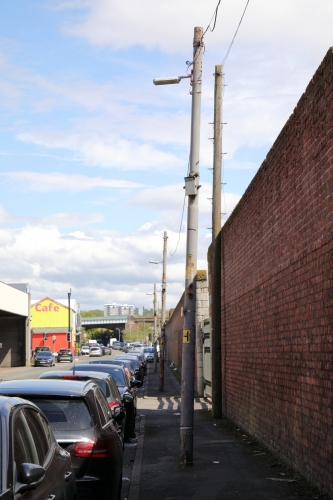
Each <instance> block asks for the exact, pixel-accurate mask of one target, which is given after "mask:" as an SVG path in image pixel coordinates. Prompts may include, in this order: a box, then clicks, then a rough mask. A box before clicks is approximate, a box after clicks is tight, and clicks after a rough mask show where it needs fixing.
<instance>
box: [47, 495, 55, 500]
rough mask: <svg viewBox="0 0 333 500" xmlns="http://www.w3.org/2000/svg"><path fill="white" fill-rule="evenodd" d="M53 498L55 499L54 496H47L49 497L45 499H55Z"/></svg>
mask: <svg viewBox="0 0 333 500" xmlns="http://www.w3.org/2000/svg"><path fill="white" fill-rule="evenodd" d="M55 497H56V496H55V495H49V496H48V497H47V500H54V499H55Z"/></svg>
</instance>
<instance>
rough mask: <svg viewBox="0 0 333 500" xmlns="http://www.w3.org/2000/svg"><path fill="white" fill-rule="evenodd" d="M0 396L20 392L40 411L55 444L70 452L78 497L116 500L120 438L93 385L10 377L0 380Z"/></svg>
mask: <svg viewBox="0 0 333 500" xmlns="http://www.w3.org/2000/svg"><path fill="white" fill-rule="evenodd" d="M0 394H5V395H7V396H23V397H24V398H26V399H28V400H29V401H32V402H33V403H35V404H36V406H38V407H39V408H40V409H41V410H42V412H43V413H44V414H45V416H46V418H47V419H48V421H49V423H50V426H51V428H52V430H53V433H54V436H55V438H56V440H57V441H58V443H59V445H60V446H61V447H62V448H64V449H65V450H67V451H68V452H69V453H70V454H71V458H72V465H73V469H74V474H75V478H76V491H77V496H78V499H87V498H91V499H95V498H107V499H108V500H119V498H120V494H121V486H122V461H123V445H122V439H121V437H120V435H119V433H118V427H117V425H116V423H115V421H114V419H113V418H112V415H111V411H110V408H109V406H108V404H107V401H106V399H105V397H104V395H103V393H102V391H101V389H100V388H99V387H98V385H96V384H95V383H94V382H92V381H91V380H90V381H88V382H79V381H70V380H47V379H45V380H12V381H10V382H3V383H1V384H0ZM66 456H67V453H66ZM44 498H45V499H47V498H48V497H47V495H46V496H45V497H44Z"/></svg>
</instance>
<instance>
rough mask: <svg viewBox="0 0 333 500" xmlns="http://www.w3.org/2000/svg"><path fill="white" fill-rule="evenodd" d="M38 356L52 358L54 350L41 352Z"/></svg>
mask: <svg viewBox="0 0 333 500" xmlns="http://www.w3.org/2000/svg"><path fill="white" fill-rule="evenodd" d="M36 357H38V358H52V352H47V351H46V352H39V353H38V354H37V356H36Z"/></svg>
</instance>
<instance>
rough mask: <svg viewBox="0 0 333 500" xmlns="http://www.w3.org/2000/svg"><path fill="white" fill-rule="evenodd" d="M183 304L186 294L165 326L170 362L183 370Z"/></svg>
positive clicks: (166, 353)
mask: <svg viewBox="0 0 333 500" xmlns="http://www.w3.org/2000/svg"><path fill="white" fill-rule="evenodd" d="M183 305H184V294H183V295H182V297H181V299H180V301H179V302H178V304H177V306H176V308H175V309H174V310H173V313H172V316H171V318H170V319H169V320H168V322H167V324H166V326H165V355H166V359H167V360H168V361H169V362H170V363H174V364H175V366H176V367H177V368H178V369H179V370H181V366H182V349H183V343H182V342H183V326H184V316H183Z"/></svg>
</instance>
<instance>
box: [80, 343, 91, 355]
mask: <svg viewBox="0 0 333 500" xmlns="http://www.w3.org/2000/svg"><path fill="white" fill-rule="evenodd" d="M89 351H90V347H89V346H88V345H82V346H81V355H82V356H83V355H86V356H89Z"/></svg>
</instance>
